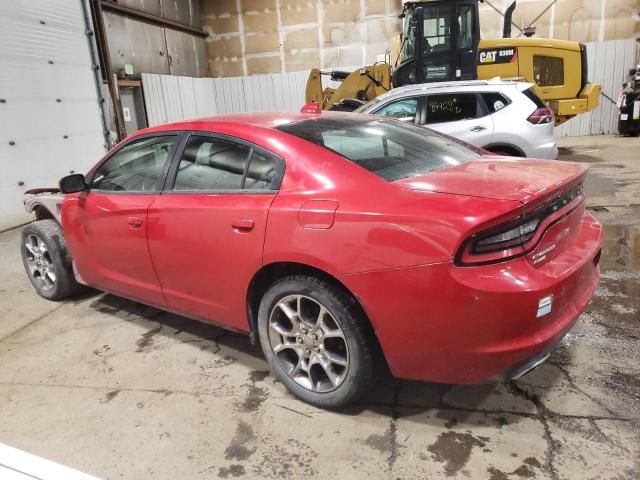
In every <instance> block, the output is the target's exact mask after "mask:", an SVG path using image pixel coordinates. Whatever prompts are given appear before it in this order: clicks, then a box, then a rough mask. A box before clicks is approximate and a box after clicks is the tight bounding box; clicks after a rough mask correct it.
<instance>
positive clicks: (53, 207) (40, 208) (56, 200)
mask: <svg viewBox="0 0 640 480" xmlns="http://www.w3.org/2000/svg"><path fill="white" fill-rule="evenodd" d="M63 200H64V199H63V197H62V195H60V194H48V193H45V194H37V195H33V196H30V197H27V198H26V200H25V202H24V205H25V209H26V210H27V212H29V213H32V214H33V217H34V218H33V219H34V220H47V219H50V220H54V221H55V222H56V223H57V224H58V225H60V226H62V221H61V218H60V214H61V210H62V202H63Z"/></svg>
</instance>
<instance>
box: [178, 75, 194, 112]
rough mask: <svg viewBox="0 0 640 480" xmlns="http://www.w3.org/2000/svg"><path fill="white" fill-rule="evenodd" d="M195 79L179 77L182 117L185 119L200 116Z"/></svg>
mask: <svg viewBox="0 0 640 480" xmlns="http://www.w3.org/2000/svg"><path fill="white" fill-rule="evenodd" d="M193 80H194V79H193V78H191V77H178V94H179V95H180V105H181V107H182V118H183V119H185V120H189V119H192V118H198V111H197V107H196V95H195V92H194V90H193Z"/></svg>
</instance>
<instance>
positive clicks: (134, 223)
mask: <svg viewBox="0 0 640 480" xmlns="http://www.w3.org/2000/svg"><path fill="white" fill-rule="evenodd" d="M127 223H128V224H129V226H130V227H131V228H140V227H141V226H142V219H141V218H140V217H129V218H127Z"/></svg>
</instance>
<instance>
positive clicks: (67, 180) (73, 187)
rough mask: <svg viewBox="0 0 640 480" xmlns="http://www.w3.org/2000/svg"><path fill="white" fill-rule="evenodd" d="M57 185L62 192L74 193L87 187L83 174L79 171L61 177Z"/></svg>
mask: <svg viewBox="0 0 640 480" xmlns="http://www.w3.org/2000/svg"><path fill="white" fill-rule="evenodd" d="M59 185H60V191H61V192H62V193H76V192H82V191H83V190H86V189H87V183H86V182H85V180H84V175H82V174H81V173H74V174H73V175H67V176H66V177H62V178H61V179H60V183H59Z"/></svg>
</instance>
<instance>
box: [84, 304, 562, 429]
mask: <svg viewBox="0 0 640 480" xmlns="http://www.w3.org/2000/svg"><path fill="white" fill-rule="evenodd" d="M92 292H93V294H91V293H89V292H87V293H85V294H84V295H86V296H85V297H84V300H87V299H91V298H94V300H93V301H92V302H91V303H90V307H91V308H92V309H94V310H96V311H99V312H101V313H107V314H110V315H113V316H115V317H118V318H120V319H122V320H123V321H127V322H133V323H135V324H137V325H139V326H141V327H143V328H144V329H145V333H143V334H142V336H141V339H139V340H138V342H137V344H138V345H142V344H143V343H144V342H145V341H148V339H149V335H150V334H151V333H152V332H153V334H154V335H163V336H166V337H169V338H171V339H172V340H174V341H175V340H176V339H179V341H180V342H183V343H186V344H191V345H193V346H194V347H197V348H199V349H201V350H210V351H212V352H219V351H223V352H224V355H225V358H229V357H230V358H232V359H233V360H234V362H236V363H239V364H240V365H243V366H244V367H245V368H247V376H248V377H249V378H251V377H260V378H264V377H266V376H267V375H268V374H269V373H268V369H269V367H268V365H267V362H266V360H265V358H264V355H263V353H262V351H261V349H260V346H259V345H253V344H252V343H251V341H250V340H249V337H248V336H247V335H244V334H242V333H236V332H231V331H229V330H226V329H223V328H221V327H218V326H215V325H212V324H208V323H203V322H199V321H197V320H191V319H189V318H187V317H183V316H180V315H176V314H173V313H169V312H166V311H163V310H159V309H156V308H154V307H149V306H147V305H143V304H140V303H137V302H134V301H131V300H127V299H125V298H122V297H118V296H115V295H111V294H102V293H100V292H96V291H92ZM79 301H82V300H79V299H76V300H74V302H76V303H77V302H79ZM159 327H161V328H159ZM194 338H195V339H197V340H198V341H197V342H194ZM220 354H221V353H220ZM214 355H218V353H214ZM554 355H555V354H554ZM558 355H563V356H564V357H563V361H566V360H567V358H568V357H567V356H568V355H570V354H569V353H567V352H566V351H564V352H562V353H561V354H558ZM379 363H380V365H379V366H378V367H377V372H378V373H377V375H376V376H377V381H376V383H375V384H374V385H373V387H372V388H371V390H370V391H369V392H368V393H367V395H366V398H364V399H362V400H360V401H357V402H354V403H353V404H351V405H349V406H348V407H344V408H341V409H339V413H341V414H344V415H350V416H359V415H362V414H364V413H365V412H373V413H376V414H380V415H383V416H388V417H389V418H390V419H392V420H393V419H396V418H398V417H399V416H400V412H401V411H402V412H403V415H402V416H403V417H406V416H407V415H408V416H409V417H410V418H418V417H420V414H421V413H425V412H430V413H432V415H429V416H428V417H427V420H425V418H424V416H423V417H421V420H416V421H421V422H424V421H428V422H429V423H434V424H442V422H445V423H446V424H448V425H452V424H453V425H465V424H468V425H477V424H480V425H481V424H483V422H485V421H486V420H483V419H482V418H479V417H478V415H481V416H485V417H486V415H493V417H494V421H495V422H497V423H496V426H498V427H500V426H501V425H503V424H507V423H513V422H517V421H518V419H519V418H521V417H523V416H524V417H526V416H530V415H531V412H533V411H535V410H536V402H537V401H539V400H538V399H537V398H535V397H533V396H531V395H530V393H529V390H528V389H527V388H523V387H521V386H519V385H517V384H516V383H514V382H506V383H504V382H503V383H500V382H498V383H485V384H480V385H448V384H438V383H427V382H415V381H407V380H399V379H396V378H394V377H393V376H392V375H391V373H390V372H389V371H388V369H387V368H386V365H384V363H383V362H379ZM560 375H561V373H560V372H558V371H557V370H556V369H550V370H549V371H548V372H547V373H546V374H545V378H544V382H543V383H544V385H545V386H546V388H549V387H550V386H552V385H553V384H555V383H556V382H557V381H558V377H559V376H560ZM274 381H275V380H274ZM275 382H276V383H279V382H277V381H275ZM283 391H284V388H283ZM449 397H450V398H449ZM507 397H508V398H507ZM292 398H293V397H292ZM509 399H510V400H511V401H510V400H509ZM513 404H520V405H522V404H526V405H528V407H529V408H528V409H527V408H523V407H522V406H520V407H518V406H516V407H513ZM514 414H515V415H514Z"/></svg>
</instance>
